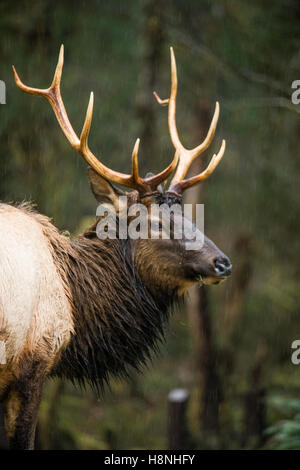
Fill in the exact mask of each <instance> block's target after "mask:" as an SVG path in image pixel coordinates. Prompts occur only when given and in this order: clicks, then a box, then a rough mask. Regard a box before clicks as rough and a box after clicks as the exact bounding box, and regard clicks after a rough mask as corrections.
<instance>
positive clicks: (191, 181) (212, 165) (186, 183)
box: [170, 139, 226, 193]
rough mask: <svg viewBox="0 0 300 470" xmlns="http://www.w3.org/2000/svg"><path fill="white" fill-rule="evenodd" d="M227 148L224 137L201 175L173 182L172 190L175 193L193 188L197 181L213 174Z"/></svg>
mask: <svg viewBox="0 0 300 470" xmlns="http://www.w3.org/2000/svg"><path fill="white" fill-rule="evenodd" d="M225 148H226V142H225V140H224V139H223V140H222V144H221V147H220V150H219V152H218V153H217V154H214V155H213V156H212V158H211V160H210V162H209V164H208V166H207V167H206V169H205V170H204V171H202V172H201V173H200V174H199V175H196V176H192V177H191V178H187V179H186V180H182V181H178V182H175V183H173V184H172V183H171V185H170V191H174V192H175V193H181V192H182V191H184V190H185V189H188V188H191V187H192V186H194V185H195V184H197V183H200V182H201V181H204V180H205V179H206V178H208V177H209V175H211V173H213V172H214V171H215V169H216V168H217V166H218V165H219V163H220V161H221V160H222V158H223V155H224V153H225Z"/></svg>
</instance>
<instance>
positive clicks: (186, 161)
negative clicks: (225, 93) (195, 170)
mask: <svg viewBox="0 0 300 470" xmlns="http://www.w3.org/2000/svg"><path fill="white" fill-rule="evenodd" d="M170 53H171V91H170V97H169V98H167V99H165V100H162V99H160V97H159V96H158V95H157V93H156V92H155V91H154V93H153V94H154V96H155V98H156V100H157V102H158V103H159V104H160V105H162V106H165V105H168V125H169V132H170V137H171V141H172V143H173V145H174V147H175V150H176V151H175V155H176V154H177V155H178V157H179V164H178V167H177V170H176V173H175V175H174V177H173V179H172V181H171V184H170V188H169V191H172V192H176V193H179V194H181V193H182V191H183V190H184V189H187V188H190V187H191V186H194V184H197V183H199V182H200V181H203V180H205V179H206V178H207V177H208V176H209V175H210V174H211V173H212V172H213V171H214V170H215V168H216V167H217V165H218V164H219V163H220V161H221V159H222V157H223V155H224V152H225V140H223V141H222V145H221V148H220V150H219V152H218V153H217V154H214V155H213V157H212V159H211V161H210V162H209V165H208V167H207V168H206V169H205V170H204V171H202V173H200V174H199V175H197V176H193V177H191V178H188V179H184V177H185V175H186V173H187V171H188V169H189V167H190V166H191V163H192V162H193V161H194V160H195V158H196V157H197V156H198V155H200V154H201V153H203V152H204V151H205V150H206V149H207V148H208V147H209V145H210V144H211V142H212V140H213V138H214V135H215V131H216V127H217V122H218V119H219V112H220V107H219V103H218V102H217V103H216V108H215V112H214V116H213V118H212V121H211V124H210V127H209V130H208V133H207V135H206V137H205V139H204V140H203V142H202V143H201V144H200V145H198V146H197V147H195V148H194V149H191V150H188V149H186V148H185V147H184V146H183V145H182V143H181V141H180V139H179V136H178V131H177V127H176V97H177V70H176V61H175V55H174V51H173V48H172V47H171V48H170Z"/></svg>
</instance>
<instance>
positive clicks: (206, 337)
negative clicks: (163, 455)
mask: <svg viewBox="0 0 300 470" xmlns="http://www.w3.org/2000/svg"><path fill="white" fill-rule="evenodd" d="M299 24H300V7H299V3H298V2H297V1H296V0H286V1H284V0H276V1H267V0H263V1H261V0H260V1H258V0H253V1H251V2H245V1H242V0H214V1H209V0H202V1H201V2H199V0H188V1H186V0H173V1H171V0H166V1H158V0H135V1H127V2H124V1H117V0H112V1H109V2H108V1H104V0H98V1H96V0H92V1H88V2H87V1H76V2H74V1H68V0H64V1H61V2H51V1H46V0H44V1H24V0H21V1H19V2H17V3H16V2H9V1H7V0H2V1H1V2H0V33H1V36H0V37H1V41H0V59H1V62H0V79H1V80H4V81H5V83H6V87H7V95H6V101H7V104H6V105H1V106H0V152H1V165H0V199H1V200H3V201H6V202H7V201H21V200H23V199H26V200H28V199H30V200H32V201H35V202H36V203H37V207H38V210H39V211H40V212H43V213H45V214H47V215H48V216H51V217H52V218H53V220H54V223H55V224H56V225H57V226H58V227H59V228H60V229H66V230H69V231H70V232H71V233H72V234H76V233H79V232H80V231H81V230H82V229H83V228H85V227H87V225H88V223H90V221H91V220H93V217H94V214H95V210H96V203H95V201H94V199H93V197H92V195H91V192H90V189H89V185H88V181H87V172H86V164H85V163H84V162H83V161H82V160H81V159H80V157H79V156H78V155H77V154H76V153H75V151H73V150H72V149H71V147H70V146H69V144H68V143H67V141H66V139H65V138H64V136H63V135H62V133H61V131H60V129H59V127H58V124H57V122H56V120H55V118H54V115H53V112H52V110H51V109H50V106H49V104H47V103H46V102H45V101H44V100H42V99H41V98H37V97H34V96H29V95H25V94H23V93H22V92H21V91H20V90H18V89H17V88H16V86H15V84H14V81H13V76H12V71H11V65H12V64H14V65H15V66H16V68H17V71H18V72H19V74H20V76H21V77H22V79H23V80H24V81H25V83H27V84H29V85H31V86H35V87H42V88H45V87H47V86H49V84H50V82H51V80H52V75H53V72H54V68H55V65H56V61H57V56H58V52H59V47H60V44H61V43H64V45H65V67H64V72H63V79H62V93H63V97H64V102H65V104H66V108H67V110H68V113H69V116H70V119H71V122H72V123H73V125H74V128H75V130H76V131H78V132H79V131H80V129H81V126H82V123H83V120H84V116H85V111H86V106H87V103H88V98H89V93H90V91H91V90H93V91H94V93H95V110H94V119H93V125H92V130H91V136H90V146H91V148H92V150H93V151H94V153H95V154H96V155H98V156H99V158H101V160H102V161H103V162H104V163H105V164H107V165H108V166H110V167H111V168H114V169H118V170H119V171H125V172H128V171H129V167H130V155H131V151H132V147H133V144H134V142H135V139H136V138H137V137H138V136H139V137H141V150H140V159H141V169H142V172H143V173H146V172H147V171H150V170H151V171H154V172H157V171H159V170H161V169H162V168H163V167H164V166H166V165H167V164H168V163H169V161H170V159H171V158H172V155H173V148H172V145H171V143H170V140H169V136H168V128H167V111H166V109H161V108H160V107H159V106H158V105H157V104H156V102H155V101H154V99H153V96H152V91H153V90H154V89H155V90H157V91H158V93H159V94H160V95H161V97H162V98H164V97H166V96H167V95H168V92H169V46H170V45H173V47H174V50H175V53H176V58H177V66H178V78H179V95H178V112H177V122H178V127H179V129H180V135H181V136H182V140H183V142H184V143H185V145H186V146H187V147H192V146H194V145H197V144H198V143H199V142H200V141H201V139H202V138H203V137H204V136H205V134H206V131H207V128H208V125H209V122H210V119H211V117H212V114H213V109H214V104H215V101H216V100H219V101H220V105H221V116H220V122H219V125H218V131H217V134H216V137H215V140H214V143H213V145H212V148H211V149H209V151H207V153H206V154H205V156H204V158H201V159H200V160H199V162H196V163H195V165H194V169H192V170H191V171H192V172H193V171H194V172H195V171H196V170H199V168H200V167H201V165H202V163H204V162H205V161H207V158H208V157H209V156H210V155H212V153H213V152H214V151H216V150H218V148H219V145H220V143H221V139H222V138H225V139H226V141H227V150H226V154H225V157H224V158H223V161H222V163H221V164H220V166H219V167H218V169H217V170H216V171H215V173H214V175H213V176H212V177H211V179H209V180H208V181H207V182H205V183H204V184H203V185H202V186H201V187H199V188H197V190H196V191H191V192H190V193H189V194H188V195H187V200H193V201H194V202H196V201H198V202H204V203H205V229H206V234H207V235H208V236H209V237H210V238H212V239H213V240H214V241H215V242H216V244H217V245H218V246H219V247H220V248H222V250H223V251H224V252H225V253H227V254H228V255H229V256H230V257H231V259H232V262H233V267H234V271H233V275H232V278H231V279H230V280H229V281H227V282H226V283H224V284H222V285H221V286H218V287H211V288H209V289H203V288H202V289H199V288H198V289H195V290H194V291H192V292H191V294H190V301H189V302H187V304H186V305H187V307H186V308H185V309H184V310H182V311H180V312H178V313H177V314H176V315H175V316H174V317H173V319H172V322H171V325H170V329H169V332H168V334H167V343H166V345H165V346H164V347H163V348H162V351H161V354H160V355H159V357H155V358H154V359H153V364H151V365H150V367H149V369H148V370H146V371H145V373H144V374H143V375H142V376H133V377H132V379H131V380H130V381H129V382H127V383H124V382H112V388H111V391H107V392H106V393H105V395H104V397H103V398H100V399H99V398H97V397H96V395H95V394H94V393H93V392H92V391H91V390H87V391H81V390H79V389H75V388H74V387H73V386H72V385H71V384H69V383H63V382H60V381H50V382H49V383H48V384H47V385H46V387H45V393H44V399H43V403H42V407H41V412H40V423H39V433H38V446H39V447H40V448H56V449H58V448H64V449H70V448H72V449H126V448H128V449H164V448H168V446H169V445H170V443H169V442H168V404H167V396H168V393H169V391H170V390H172V389H173V388H177V387H180V388H185V389H187V390H188V391H189V394H190V398H189V401H188V403H187V407H186V428H185V430H184V433H183V434H184V442H182V443H181V444H180V446H182V447H184V446H185V447H190V448H198V449H204V448H205V449H206V448H262V447H263V448H278V447H279V448H300V418H299V414H300V404H299V403H300V402H299V401H298V397H299V390H300V366H299V367H297V366H295V365H293V364H292V363H291V352H292V350H291V343H292V341H293V340H295V339H298V338H300V320H299V301H300V289H299V278H300V263H299V226H300V198H299V169H300V158H299V151H298V147H299V135H300V134H299V132H300V119H299V117H300V116H299V112H300V105H299V106H297V105H294V104H292V101H291V93H292V89H291V84H292V82H293V81H294V80H297V79H300V30H299ZM266 429H267V430H268V431H266Z"/></svg>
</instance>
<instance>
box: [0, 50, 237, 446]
mask: <svg viewBox="0 0 300 470" xmlns="http://www.w3.org/2000/svg"><path fill="white" fill-rule="evenodd" d="M62 68H63V46H61V50H60V54H59V59H58V64H57V67H56V71H55V75H54V79H53V81H52V84H51V86H50V87H49V88H47V89H37V88H31V87H29V86H26V85H25V84H24V83H23V82H22V81H21V79H20V78H19V76H18V74H17V72H16V70H15V68H14V67H13V71H14V77H15V81H16V84H17V86H18V87H19V88H20V89H21V90H23V91H24V92H26V93H30V94H33V95H40V96H44V97H45V98H46V99H47V100H48V101H49V103H50V105H51V106H52V108H53V111H54V113H55V115H56V118H57V120H58V122H59V125H60V127H61V129H62V131H63V133H64V134H65V136H66V138H67V140H68V141H69V142H70V144H71V146H72V147H73V148H74V149H75V150H76V151H77V152H78V153H79V154H80V155H81V157H83V158H84V160H85V161H86V162H87V163H88V165H89V168H88V176H89V181H90V184H91V189H92V192H93V193H94V195H95V197H96V200H97V201H98V202H99V203H101V204H103V203H105V204H108V205H110V206H111V207H113V208H114V209H115V211H116V213H117V216H118V220H119V222H120V220H121V218H122V217H123V216H124V214H123V213H121V210H120V207H119V203H118V200H119V198H120V195H126V196H127V199H128V206H130V205H132V204H134V203H136V202H139V203H141V204H143V206H145V208H146V209H147V211H149V213H150V207H151V204H153V203H156V204H167V205H168V206H170V205H172V204H174V203H176V204H179V205H180V207H182V206H181V204H182V194H183V191H184V190H185V189H187V188H190V187H191V186H193V185H195V184H197V183H199V182H201V181H203V180H205V179H206V178H207V177H208V176H209V175H210V174H211V173H212V172H213V171H214V169H215V168H216V166H217V165H218V163H219V162H220V160H221V158H222V156H223V154H224V151H225V141H223V142H222V145H221V148H220V151H219V153H218V154H216V155H214V156H213V157H212V159H211V161H210V163H209V165H208V167H207V168H206V169H205V170H204V171H203V172H202V173H200V174H199V175H197V176H192V177H190V178H185V177H186V173H187V171H188V169H189V167H190V165H191V163H192V161H193V160H194V159H195V158H196V157H197V156H198V155H200V154H201V153H202V152H203V151H205V150H206V149H207V148H208V146H209V145H210V143H211V142H212V139H213V137H214V134H215V130H216V125H217V121H218V117H219V104H218V103H217V104H216V108H215V112H214V116H213V119H212V122H211V125H210V128H209V130H208V133H207V136H206V138H205V139H204V141H203V142H202V143H201V144H200V145H198V146H197V147H196V148H194V149H192V150H188V149H186V148H185V147H184V146H183V145H182V143H181V141H180V139H179V136H178V132H177V127H176V96H177V72H176V62H175V56H174V53H173V49H172V48H171V91H170V97H169V98H168V99H165V100H161V99H160V98H159V97H158V95H157V94H156V93H154V94H155V97H156V99H157V101H158V103H159V104H161V105H167V106H168V127H169V132H170V137H171V141H172V143H173V146H174V148H175V155H174V158H173V160H172V161H171V163H170V165H169V166H168V167H167V168H166V169H164V170H163V171H161V172H160V173H158V174H155V175H154V174H150V175H149V174H148V175H146V177H145V178H142V177H141V176H140V175H139V169H138V148H139V139H138V140H137V141H136V144H135V146H134V149H133V153H132V171H131V174H122V173H119V172H117V171H114V170H111V169H109V168H108V167H106V166H105V165H104V164H103V163H101V162H100V161H99V160H98V159H97V158H96V157H95V155H94V154H93V153H92V152H91V150H90V148H89V145H88V135H89V131H90V127H91V121H92V113H93V93H91V96H90V101H89V105H88V108H87V113H86V118H85V122H84V125H83V129H82V132H81V136H80V138H78V136H77V134H76V133H75V131H74V129H73V127H72V125H71V123H70V121H69V118H68V115H67V112H66V109H65V106H64V103H63V101H62V97H61V92H60V81H61V75H62ZM176 168H177V169H176ZM175 170H176V171H175ZM174 171H175V174H174V176H173V179H172V180H171V183H170V186H169V188H168V189H166V187H165V186H164V189H163V186H162V185H161V183H162V182H165V181H166V180H167V178H168V177H169V176H170V175H171V174H172V173H173V172H174ZM112 183H117V184H118V185H121V186H123V187H125V188H127V189H130V190H131V191H125V190H123V191H121V190H120V189H117V188H116V187H115V186H114V185H113V184H112ZM149 217H150V216H149ZM182 217H184V215H183V213H182ZM96 227H97V218H96V220H95V223H94V224H93V225H92V226H91V227H89V228H88V229H87V230H86V231H85V232H84V233H83V234H82V235H80V236H79V237H78V238H75V239H70V238H69V237H68V236H66V235H65V234H62V233H60V232H59V231H58V230H57V229H56V228H55V226H54V225H53V224H52V223H51V221H50V219H49V218H47V217H45V216H44V215H41V214H39V213H37V212H36V211H35V210H34V209H33V208H32V206H31V205H30V204H24V203H23V204H20V205H9V204H4V203H1V204H0V239H1V243H0V260H1V261H0V341H1V343H2V344H4V345H5V354H6V362H5V364H2V365H0V399H1V401H2V402H3V403H4V405H5V427H6V432H7V435H8V438H9V442H10V447H11V448H17V449H32V448H33V446H34V436H35V428H36V422H37V416H38V410H39V405H40V400H41V395H42V388H43V383H44V381H45V379H46V378H47V377H49V376H56V377H63V378H67V379H70V380H72V381H74V382H75V383H76V382H77V383H78V382H79V383H80V384H86V383H88V384H91V385H92V386H95V387H96V388H97V389H101V388H102V387H103V386H104V384H105V383H106V382H107V381H108V380H109V378H110V377H111V376H126V375H127V374H128V371H129V370H130V369H131V368H132V367H133V368H136V369H139V368H140V367H141V366H142V365H143V364H144V363H145V362H146V361H147V359H148V358H149V356H150V354H151V350H153V349H155V348H156V347H157V344H158V342H159V340H160V339H161V338H162V336H163V327H164V324H165V322H166V321H167V319H168V312H169V311H170V307H171V306H172V305H173V304H174V303H176V301H177V300H178V299H179V297H180V296H181V295H182V294H183V292H184V291H185V290H186V289H187V288H188V287H189V286H191V285H192V284H194V283H197V282H200V283H204V284H213V283H218V282H220V281H221V280H223V279H225V278H226V277H227V276H228V275H229V274H230V273H231V264H230V261H229V259H228V258H227V256H225V255H224V254H223V253H222V252H221V251H220V250H219V249H218V248H217V247H216V245H215V244H214V243H213V242H212V241H211V240H209V239H208V238H206V237H204V243H203V245H202V247H201V249H198V250H186V248H185V239H184V236H183V238H182V239H175V237H172V236H171V237H170V239H164V238H163V237H159V238H158V239H132V238H130V237H128V238H127V239H121V238H120V237H117V238H115V239H110V238H107V239H104V240H101V239H99V237H97V233H96Z"/></svg>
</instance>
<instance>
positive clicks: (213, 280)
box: [197, 274, 228, 286]
mask: <svg viewBox="0 0 300 470" xmlns="http://www.w3.org/2000/svg"><path fill="white" fill-rule="evenodd" d="M227 277H228V276H224V277H213V276H205V275H203V274H200V275H199V276H198V278H197V281H198V283H199V285H200V286H209V285H217V284H220V283H221V282H223V281H225V280H226V279H227Z"/></svg>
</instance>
